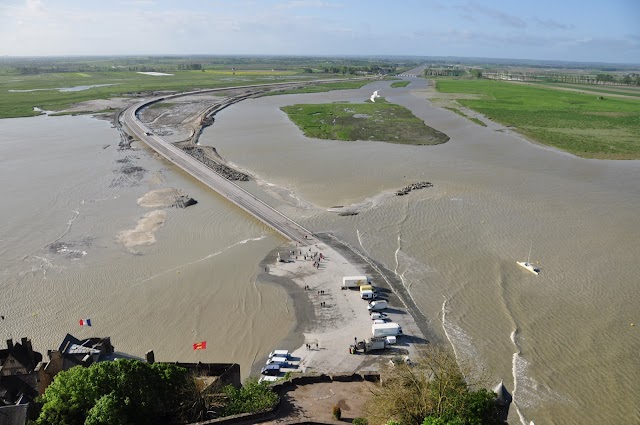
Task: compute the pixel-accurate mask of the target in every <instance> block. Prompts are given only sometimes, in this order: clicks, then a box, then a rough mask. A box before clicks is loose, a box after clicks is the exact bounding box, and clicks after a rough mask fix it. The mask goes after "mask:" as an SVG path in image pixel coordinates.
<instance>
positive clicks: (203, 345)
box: [193, 341, 207, 350]
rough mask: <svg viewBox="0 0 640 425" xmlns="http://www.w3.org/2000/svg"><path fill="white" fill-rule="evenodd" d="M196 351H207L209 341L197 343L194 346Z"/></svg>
mask: <svg viewBox="0 0 640 425" xmlns="http://www.w3.org/2000/svg"><path fill="white" fill-rule="evenodd" d="M193 349H194V350H206V349H207V341H202V342H196V343H195V344H193Z"/></svg>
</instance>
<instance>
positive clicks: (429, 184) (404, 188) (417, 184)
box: [396, 182, 433, 196]
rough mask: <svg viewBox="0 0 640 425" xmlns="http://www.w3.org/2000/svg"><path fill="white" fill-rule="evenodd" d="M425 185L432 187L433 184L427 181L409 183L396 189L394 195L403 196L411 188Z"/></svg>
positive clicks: (415, 188) (420, 187) (421, 187)
mask: <svg viewBox="0 0 640 425" xmlns="http://www.w3.org/2000/svg"><path fill="white" fill-rule="evenodd" d="M425 187H433V184H432V183H429V182H418V183H411V184H410V185H408V186H405V187H403V188H402V189H399V190H397V191H396V196H403V195H406V194H407V193H409V192H411V191H412V190H418V189H424V188H425Z"/></svg>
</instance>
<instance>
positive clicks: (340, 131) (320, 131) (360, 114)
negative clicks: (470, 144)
mask: <svg viewBox="0 0 640 425" xmlns="http://www.w3.org/2000/svg"><path fill="white" fill-rule="evenodd" d="M281 109H282V110H283V111H284V112H286V113H287V114H288V115H289V118H290V119H291V121H293V122H294V123H295V124H296V125H297V126H298V127H300V129H301V130H302V131H303V132H304V134H305V136H307V137H313V138H318V139H331V140H346V141H353V140H374V141H382V142H389V143H398V144H408V145H437V144H440V143H444V142H446V141H447V140H449V137H448V136H447V135H446V134H444V133H441V132H439V131H437V130H435V129H433V128H431V127H429V126H427V125H425V123H424V122H423V121H422V120H421V119H419V118H418V117H416V116H415V115H413V114H412V113H411V111H409V110H408V109H406V108H404V107H402V106H399V105H394V104H391V103H387V102H385V101H384V100H383V99H382V98H380V99H378V100H376V103H370V102H367V103H329V104H320V105H305V104H302V105H291V106H285V107H282V108H281Z"/></svg>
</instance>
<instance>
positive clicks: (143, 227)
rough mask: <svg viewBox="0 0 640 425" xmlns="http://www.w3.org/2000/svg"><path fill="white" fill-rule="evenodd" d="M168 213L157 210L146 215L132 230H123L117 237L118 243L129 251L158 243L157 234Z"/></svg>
mask: <svg viewBox="0 0 640 425" xmlns="http://www.w3.org/2000/svg"><path fill="white" fill-rule="evenodd" d="M166 218H167V213H166V212H165V211H162V210H155V211H151V212H148V213H147V214H145V215H144V216H143V217H142V218H141V219H140V220H138V223H137V225H136V227H135V229H131V230H123V231H122V232H120V233H118V235H117V236H116V241H117V242H118V243H120V244H122V245H124V246H125V247H126V248H128V249H132V248H134V247H137V246H148V245H153V244H154V243H156V237H155V233H156V231H157V230H158V229H159V228H160V227H161V226H162V225H163V224H164V222H165V220H166Z"/></svg>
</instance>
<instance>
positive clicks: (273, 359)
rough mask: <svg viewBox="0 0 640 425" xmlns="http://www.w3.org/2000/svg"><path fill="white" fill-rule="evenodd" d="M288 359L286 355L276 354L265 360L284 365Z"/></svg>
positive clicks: (268, 362) (269, 362)
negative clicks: (279, 355)
mask: <svg viewBox="0 0 640 425" xmlns="http://www.w3.org/2000/svg"><path fill="white" fill-rule="evenodd" d="M288 361H289V359H287V358H286V357H278V356H273V357H271V358H270V359H269V360H267V364H280V365H284V364H286V363H287V362H288Z"/></svg>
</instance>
